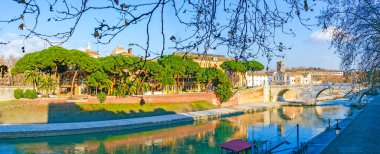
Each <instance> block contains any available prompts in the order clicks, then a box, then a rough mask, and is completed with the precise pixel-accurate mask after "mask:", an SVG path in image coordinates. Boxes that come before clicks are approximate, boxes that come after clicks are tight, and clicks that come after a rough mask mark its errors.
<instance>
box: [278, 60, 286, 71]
mask: <svg viewBox="0 0 380 154" xmlns="http://www.w3.org/2000/svg"><path fill="white" fill-rule="evenodd" d="M277 72H285V63H284V61H282V60H280V61H278V62H277Z"/></svg>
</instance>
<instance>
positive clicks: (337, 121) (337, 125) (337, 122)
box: [335, 119, 342, 135]
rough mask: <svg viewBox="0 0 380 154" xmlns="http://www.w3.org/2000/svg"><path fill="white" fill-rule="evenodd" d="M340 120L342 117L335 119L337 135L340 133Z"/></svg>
mask: <svg viewBox="0 0 380 154" xmlns="http://www.w3.org/2000/svg"><path fill="white" fill-rule="evenodd" d="M339 120H342V119H335V121H336V125H335V135H339V133H340V130H341V128H340V127H339Z"/></svg>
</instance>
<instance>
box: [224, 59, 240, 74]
mask: <svg viewBox="0 0 380 154" xmlns="http://www.w3.org/2000/svg"><path fill="white" fill-rule="evenodd" d="M220 67H222V68H223V69H225V70H229V71H232V72H236V73H242V72H246V71H247V68H246V66H245V65H244V63H243V62H242V61H225V62H223V63H222V65H220Z"/></svg>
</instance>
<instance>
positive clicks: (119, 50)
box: [110, 45, 133, 56]
mask: <svg viewBox="0 0 380 154" xmlns="http://www.w3.org/2000/svg"><path fill="white" fill-rule="evenodd" d="M110 55H111V56H116V55H122V56H133V53H132V48H129V49H128V50H125V49H124V47H123V46H121V45H118V46H116V47H115V49H113V50H112V51H111V53H110Z"/></svg>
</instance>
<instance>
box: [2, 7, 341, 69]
mask: <svg viewBox="0 0 380 154" xmlns="http://www.w3.org/2000/svg"><path fill="white" fill-rule="evenodd" d="M97 2H99V1H97ZM43 7H46V8H47V7H48V6H42V8H43ZM46 10H47V9H43V11H45V12H43V13H46ZM19 12H20V8H19V7H18V4H17V3H14V2H11V1H4V2H2V5H1V6H0V14H2V16H1V17H0V20H2V19H5V18H7V17H15V16H18V14H19ZM316 13H318V9H317V11H314V13H311V15H310V16H309V17H310V18H311V19H312V21H311V23H315V19H314V18H313V15H315V14H316ZM116 17H117V18H119V16H116ZM165 18H166V19H165V22H166V23H167V24H166V25H165V26H166V28H165V32H166V39H167V41H166V42H167V44H166V46H167V47H170V46H172V44H170V41H169V40H168V39H169V37H170V36H171V35H181V34H183V33H184V28H183V27H180V26H178V24H176V23H173V21H174V16H173V13H172V12H171V11H170V10H167V11H166V12H165ZM41 19H44V20H43V21H46V19H47V16H44V15H42V17H41ZM96 19H105V20H106V21H107V22H115V15H114V14H112V12H107V11H102V12H99V11H93V12H89V13H88V14H85V16H83V18H82V20H81V21H80V23H79V24H78V26H77V29H76V31H75V33H74V35H73V36H72V38H70V40H69V41H68V42H67V43H65V44H64V45H63V46H64V47H66V48H74V49H81V50H83V49H84V48H85V47H86V44H87V42H90V43H91V47H92V49H93V50H98V51H99V52H100V54H101V55H102V56H105V55H107V54H109V53H110V51H111V50H112V49H113V48H114V47H115V46H117V45H122V46H124V47H125V48H129V46H128V44H130V43H138V44H142V45H144V44H145V40H146V36H145V27H144V26H141V25H131V26H130V27H129V28H128V29H127V30H125V31H123V32H122V33H120V34H119V35H118V36H117V37H116V38H115V39H114V40H113V41H112V42H111V43H109V44H107V45H98V46H97V45H96V44H94V43H93V42H95V41H96V40H95V39H94V37H93V36H92V35H91V34H92V33H93V31H94V27H95V26H96V25H97V24H96ZM157 20H159V18H158V16H156V17H153V22H152V25H151V31H152V34H153V37H152V38H151V42H152V44H151V49H152V50H155V51H160V50H161V46H162V45H161V37H160V35H159V33H160V31H159V29H160V25H157V24H155V23H157V22H155V21H157ZM26 21H27V23H28V19H27V17H26ZM19 24H20V22H16V23H13V24H4V23H0V29H1V30H0V40H5V41H11V42H10V43H9V44H8V45H1V46H0V55H1V56H9V55H15V56H22V55H23V53H22V52H21V47H22V46H23V44H24V45H25V48H26V51H27V52H34V51H38V50H41V49H43V48H46V47H49V45H48V44H47V43H45V42H43V41H42V40H39V39H37V38H32V39H29V40H27V41H23V40H22V39H21V37H20V35H22V34H25V32H26V31H21V30H19V29H18V25H19ZM68 25H70V23H59V24H50V23H41V24H40V26H39V27H38V28H39V29H38V30H39V31H41V32H44V33H49V32H54V31H62V30H67V28H68ZM156 27H157V28H156ZM287 27H288V28H292V29H294V31H295V33H296V36H295V37H292V36H289V35H284V34H279V35H277V39H278V40H281V41H282V42H284V43H285V45H287V46H290V47H292V49H291V50H288V51H286V53H285V59H284V60H285V63H286V67H322V68H328V69H339V63H340V60H339V57H338V55H336V54H334V49H329V46H330V44H329V40H330V37H329V35H328V33H323V32H321V31H320V29H321V28H319V27H309V28H310V29H311V30H308V29H307V28H306V27H304V26H302V25H301V24H299V22H298V21H297V20H295V21H293V22H292V23H289V25H287ZM133 52H134V54H136V55H143V53H142V51H141V50H140V49H139V48H136V47H134V48H133ZM165 52H166V53H167V54H170V53H172V52H174V50H173V49H169V48H166V51H165ZM213 53H214V54H221V55H224V54H226V52H225V50H223V48H221V49H218V50H217V51H213ZM258 60H259V61H261V62H262V63H264V64H267V62H266V58H264V57H259V58H258ZM277 60H279V58H275V59H273V60H272V62H271V63H270V65H269V66H270V68H271V69H273V68H274V67H275V66H276V65H275V62H276V61H277Z"/></svg>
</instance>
